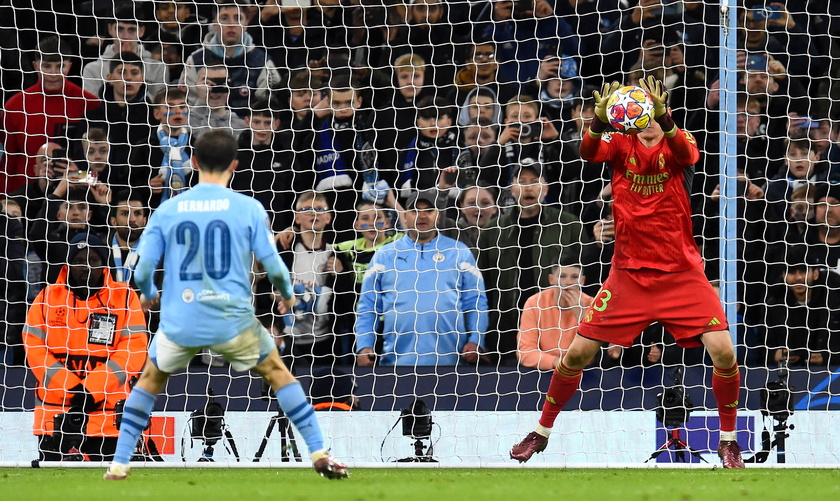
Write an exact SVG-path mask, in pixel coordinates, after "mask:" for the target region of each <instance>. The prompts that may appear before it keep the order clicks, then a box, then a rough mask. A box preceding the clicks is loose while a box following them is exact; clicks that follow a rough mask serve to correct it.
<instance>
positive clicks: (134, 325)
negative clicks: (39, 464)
mask: <svg viewBox="0 0 840 501" xmlns="http://www.w3.org/2000/svg"><path fill="white" fill-rule="evenodd" d="M104 271H105V277H104V280H105V281H104V285H103V287H102V288H101V289H100V290H99V292H97V293H96V294H94V295H93V296H91V297H89V298H88V299H86V300H84V299H79V298H78V297H76V296H75V295H74V294H73V292H72V291H71V290H70V288H69V287H68V286H67V273H68V267H67V266H64V267H63V268H62V269H61V273H60V274H59V276H58V279H57V281H56V283H54V284H51V285H48V286H47V287H46V288H45V289H43V290H42V291H41V292H40V294H38V297H36V298H35V301H34V302H33V303H32V306H31V307H30V308H29V313H28V314H27V317H26V325H25V326H24V329H23V343H24V348H25V349H26V361H27V363H28V365H29V367H30V369H31V370H32V373H33V374H34V375H35V378H36V379H37V380H38V386H37V388H36V389H35V397H36V407H35V424H34V427H33V434H34V435H51V434H52V432H53V420H54V419H55V416H56V415H57V414H60V413H62V412H67V411H68V410H69V408H70V399H71V397H72V396H73V395H72V394H71V393H70V392H69V390H70V389H72V388H74V387H75V386H77V385H79V384H82V385H84V387H85V389H86V390H87V391H88V392H89V393H90V394H91V395H93V397H94V398H95V400H96V401H98V402H104V403H103V405H102V406H100V408H99V409H97V410H95V411H93V412H91V413H90V414H88V419H87V428H86V434H87V436H91V437H116V436H118V435H119V431H118V430H117V428H116V423H115V417H116V414H115V412H114V406H115V405H116V403H117V402H119V401H120V400H123V399H125V398H127V397H128V392H129V390H130V386H129V383H130V382H131V380H132V378H134V377H135V376H138V375H139V374H140V372H141V371H142V370H143V365H144V364H145V363H146V355H147V346H148V340H149V337H148V334H147V331H146V317H145V316H144V314H143V311H142V310H141V308H140V298H139V297H138V296H137V293H136V292H134V290H133V289H131V288H130V287H129V286H128V285H127V284H124V283H120V282H116V281H114V280H113V278H112V277H111V274H110V272H109V270H108V269H105V270H104Z"/></svg>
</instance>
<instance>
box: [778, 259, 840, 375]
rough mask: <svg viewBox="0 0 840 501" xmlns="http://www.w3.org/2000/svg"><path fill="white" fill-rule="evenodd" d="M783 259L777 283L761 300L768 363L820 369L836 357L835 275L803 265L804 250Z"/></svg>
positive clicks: (839, 314)
mask: <svg viewBox="0 0 840 501" xmlns="http://www.w3.org/2000/svg"><path fill="white" fill-rule="evenodd" d="M785 258H786V259H785V261H786V263H787V268H786V270H785V271H784V273H783V275H782V280H783V284H780V285H781V287H779V286H777V289H776V290H775V291H773V292H772V293H771V295H770V297H769V299H768V301H767V302H768V308H767V321H766V324H767V349H768V364H769V365H776V364H777V363H778V362H780V361H787V363H788V364H789V365H792V366H797V365H798V366H809V367H811V368H816V367H825V366H826V365H828V364H830V363H832V362H831V361H832V357H835V358H836V356H838V355H840V294H838V290H840V277H838V276H837V275H836V274H834V273H830V272H825V271H823V270H821V269H820V268H819V266H816V265H815V263H813V262H808V261H810V260H811V259H812V258H811V256H808V255H807V254H806V251H805V247H804V246H801V245H800V246H795V247H788V249H787V252H786V256H785Z"/></svg>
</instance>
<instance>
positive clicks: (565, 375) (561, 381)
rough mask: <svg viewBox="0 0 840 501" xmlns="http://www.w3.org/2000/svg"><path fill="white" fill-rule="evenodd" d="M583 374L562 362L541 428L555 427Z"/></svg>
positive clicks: (553, 375)
mask: <svg viewBox="0 0 840 501" xmlns="http://www.w3.org/2000/svg"><path fill="white" fill-rule="evenodd" d="M736 369H737V367H736ZM582 373H583V371H582V370H577V371H576V370H572V369H569V368H568V367H566V366H565V365H564V364H563V362H560V364H559V365H558V366H557V369H556V370H555V371H554V373H553V374H552V375H551V383H550V384H549V385H548V392H547V393H546V394H545V402H544V403H543V408H542V416H540V425H541V426H544V427H546V428H551V427H553V426H554V421H555V420H556V419H557V415H558V414H560V411H561V410H562V409H563V406H564V405H566V403H568V401H569V400H571V399H572V397H573V396H574V395H575V392H576V391H577V390H578V387H579V386H580V377H581V374H582ZM715 395H717V394H715ZM733 424H734V421H733Z"/></svg>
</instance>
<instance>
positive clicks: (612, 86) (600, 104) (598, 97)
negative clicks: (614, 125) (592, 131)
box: [592, 81, 621, 124]
mask: <svg viewBox="0 0 840 501" xmlns="http://www.w3.org/2000/svg"><path fill="white" fill-rule="evenodd" d="M619 87H621V84H620V83H618V82H615V81H614V82H612V83H607V84H604V87H603V88H602V89H601V93H598V91H597V90H596V91H595V92H593V93H592V97H593V98H595V116H596V117H598V120H600V121H601V122H603V123H605V124H608V123H610V120H609V118H608V117H607V101H608V100H609V99H610V96H611V95H612V93H613V92H615V91H616V90H618V88H619Z"/></svg>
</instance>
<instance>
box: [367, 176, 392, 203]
mask: <svg viewBox="0 0 840 501" xmlns="http://www.w3.org/2000/svg"><path fill="white" fill-rule="evenodd" d="M390 190H391V187H390V186H388V183H386V182H385V181H382V180H380V181H377V182H376V183H364V184H363V185H362V198H364V199H365V200H367V201H369V202H373V203H375V204H379V205H382V204H384V203H385V201H386V200H387V199H388V192H389V191H390Z"/></svg>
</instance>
